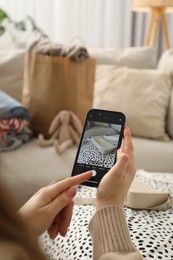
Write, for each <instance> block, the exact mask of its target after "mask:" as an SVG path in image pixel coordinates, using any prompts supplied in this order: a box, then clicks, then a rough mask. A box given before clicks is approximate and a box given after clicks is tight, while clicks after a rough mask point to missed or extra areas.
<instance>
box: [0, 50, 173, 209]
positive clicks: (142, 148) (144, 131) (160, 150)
mask: <svg viewBox="0 0 173 260" xmlns="http://www.w3.org/2000/svg"><path fill="white" fill-rule="evenodd" d="M25 53H26V50H1V51H0V57H1V59H0V60H1V62H0V78H1V80H0V89H1V90H3V91H5V92H6V93H8V94H9V95H11V96H12V97H14V98H15V99H17V100H19V101H20V102H21V99H22V88H23V73H24V55H25ZM89 54H90V56H92V57H95V58H96V61H97V66H96V73H95V82H94V90H93V93H94V97H93V107H94V108H102V109H113V110H119V111H122V112H124V113H125V114H126V117H127V124H128V125H129V126H130V128H131V131H132V137H133V143H134V149H135V160H136V169H144V170H146V171H149V172H165V173H166V172H167V173H173V163H172V158H173V90H172V72H171V71H172V70H173V62H172V60H171V59H172V56H173V51H172V50H167V51H165V52H164V53H163V55H162V56H161V57H160V59H159V60H158V61H157V60H156V53H155V50H154V49H153V48H149V47H130V48H126V49H113V48H109V49H89ZM129 86H130V87H129ZM129 104H131V106H129ZM76 151H77V146H75V145H74V146H72V147H71V148H69V149H68V150H67V151H66V152H64V153H63V154H62V155H58V154H57V153H56V151H55V149H54V147H46V148H43V147H40V146H39V144H38V140H37V138H35V137H33V138H32V139H31V140H30V141H29V142H27V143H25V144H23V145H22V146H20V147H19V148H18V149H16V150H12V151H8V152H2V153H1V155H0V165H1V170H0V174H1V179H2V180H3V182H4V183H5V184H6V185H7V187H9V189H10V190H11V192H12V193H13V194H14V196H16V197H17V199H18V200H19V205H22V204H23V203H24V202H25V201H26V200H28V199H29V198H30V197H31V196H32V195H33V194H34V193H35V192H36V191H37V190H38V189H40V188H41V187H43V186H45V185H48V184H50V183H51V182H54V181H58V180H61V179H63V178H66V177H68V176H70V175H71V170H72V166H73V162H74V159H75V155H76Z"/></svg>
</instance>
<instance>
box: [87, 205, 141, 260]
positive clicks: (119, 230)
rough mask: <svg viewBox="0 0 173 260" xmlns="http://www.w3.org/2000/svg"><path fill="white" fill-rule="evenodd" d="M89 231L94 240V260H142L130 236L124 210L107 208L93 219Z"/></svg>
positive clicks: (112, 207) (97, 213)
mask: <svg viewBox="0 0 173 260" xmlns="http://www.w3.org/2000/svg"><path fill="white" fill-rule="evenodd" d="M89 230H90V233H91V236H92V240H93V260H96V259H97V260H127V259H128V260H141V259H143V258H142V256H141V255H140V253H139V252H138V251H137V250H136V249H135V247H134V245H133V243H132V241H131V238H130V234H129V230H128V227H127V223H126V219H125V216H124V212H123V209H121V208H117V207H114V206H108V207H105V208H103V209H101V210H99V211H97V212H96V214H95V215H94V216H93V217H92V219H91V221H90V224H89Z"/></svg>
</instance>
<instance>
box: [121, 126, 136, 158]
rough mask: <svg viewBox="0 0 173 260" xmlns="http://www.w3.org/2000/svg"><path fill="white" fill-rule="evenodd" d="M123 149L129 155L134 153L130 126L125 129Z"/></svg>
mask: <svg viewBox="0 0 173 260" xmlns="http://www.w3.org/2000/svg"><path fill="white" fill-rule="evenodd" d="M121 149H122V151H124V152H126V153H128V154H129V155H133V150H134V148H133V143H132V138H131V133H130V129H129V127H126V128H125V129H124V141H123V146H122V148H121Z"/></svg>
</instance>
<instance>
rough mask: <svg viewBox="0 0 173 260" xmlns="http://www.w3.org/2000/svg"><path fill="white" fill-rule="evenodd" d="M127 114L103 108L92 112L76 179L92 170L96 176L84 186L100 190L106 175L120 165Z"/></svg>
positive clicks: (78, 157)
mask: <svg viewBox="0 0 173 260" xmlns="http://www.w3.org/2000/svg"><path fill="white" fill-rule="evenodd" d="M124 126H125V115H124V114H123V113H121V112H116V111H108V110H101V109H91V110H89V111H88V113H87V116H86V119H85V123H84V128H83V131H82V135H81V139H80V143H79V147H78V151H77V154H76V158H75V162H74V166H73V170H72V176H74V175H77V174H80V173H82V172H85V171H88V170H92V171H93V177H92V178H91V179H90V180H88V181H86V182H84V183H83V184H84V185H87V186H92V187H98V185H99V183H100V181H101V179H102V178H103V176H104V175H105V174H106V173H107V172H108V171H109V169H110V168H111V167H112V166H113V165H114V164H115V162H116V152H117V149H119V147H120V146H121V142H122V137H123V130H124Z"/></svg>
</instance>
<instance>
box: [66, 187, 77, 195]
mask: <svg viewBox="0 0 173 260" xmlns="http://www.w3.org/2000/svg"><path fill="white" fill-rule="evenodd" d="M67 195H68V196H69V197H74V196H75V195H76V187H74V186H73V187H71V188H70V189H68V190H67Z"/></svg>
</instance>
